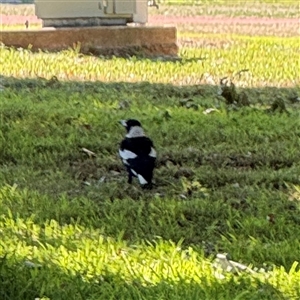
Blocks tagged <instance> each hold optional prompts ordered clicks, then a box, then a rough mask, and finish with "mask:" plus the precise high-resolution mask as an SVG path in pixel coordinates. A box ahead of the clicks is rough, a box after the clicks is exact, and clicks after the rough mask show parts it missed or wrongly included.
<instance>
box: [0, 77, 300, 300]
mask: <svg viewBox="0 0 300 300" xmlns="http://www.w3.org/2000/svg"><path fill="white" fill-rule="evenodd" d="M2 85H3V88H4V89H3V91H2V104H1V105H2V106H1V115H0V116H1V142H0V145H1V148H0V153H1V155H0V157H1V160H0V163H1V166H2V167H1V173H0V180H1V182H3V183H4V185H3V186H2V188H1V193H0V195H1V196H0V201H1V206H0V207H1V209H0V215H1V233H0V234H1V246H0V249H1V253H2V257H3V256H4V258H3V259H2V267H1V269H0V270H1V273H0V274H1V276H2V278H6V280H7V281H4V282H3V281H2V287H3V288H1V290H2V291H3V290H4V291H5V292H2V293H3V296H2V299H32V298H33V297H34V296H40V297H41V296H43V295H44V296H48V297H49V298H50V299H66V297H67V296H66V295H69V298H68V299H78V297H82V298H86V297H89V299H107V297H108V296H107V295H111V298H112V299H128V297H132V299H135V298H136V299H152V298H153V299H154V298H157V295H161V299H167V298H169V297H172V299H182V298H184V297H185V298H189V299H199V298H204V299H215V297H216V295H221V298H222V297H223V299H234V298H238V297H244V298H243V299H270V298H271V297H273V298H274V297H275V299H282V298H288V299H296V298H297V297H299V288H298V281H299V270H298V269H297V268H296V269H295V270H294V271H290V269H291V268H292V266H293V265H294V266H295V267H296V265H295V261H297V260H298V254H297V253H298V249H299V246H300V242H299V234H300V232H299V222H300V219H299V210H300V206H299V185H300V180H299V171H300V168H299V160H300V157H299V151H298V149H299V146H300V145H299V136H300V127H299V106H297V104H288V101H287V103H286V105H287V109H288V111H289V114H286V113H283V114H280V113H271V114H270V113H267V112H266V111H265V108H266V107H267V106H268V103H271V102H272V101H273V99H274V98H273V97H276V96H278V95H280V96H281V97H283V98H284V99H287V98H288V97H289V96H290V95H292V94H293V93H296V92H297V89H277V88H274V89H271V88H262V89H255V90H251V89H248V90H245V92H247V93H248V94H249V95H250V97H251V101H252V107H244V108H240V109H238V110H237V111H235V110H232V111H231V110H230V108H229V107H227V106H226V105H225V104H224V103H223V102H222V101H221V100H217V98H216V93H217V89H216V88H213V87H208V88H205V87H204V86H203V87H201V86H194V87H181V88H179V87H175V86H171V85H164V84H158V83H156V84H154V83H152V84H151V83H100V82H94V83H80V82H74V83H71V82H66V83H63V82H58V81H53V80H52V81H51V80H50V81H47V80H41V79H40V80H34V79H32V80H15V79H8V78H3V82H2ZM257 94H259V95H260V98H261V99H260V101H258V99H257V98H255V97H253V96H254V95H257ZM184 98H192V99H193V102H194V104H195V105H196V106H194V107H195V109H193V108H191V109H188V108H187V107H186V106H185V105H183V106H182V102H181V100H182V99H184ZM125 100H126V101H127V102H128V104H129V107H128V108H126V107H125V108H123V107H122V105H121V104H122V101H125ZM216 101H217V102H216ZM295 105H296V106H295ZM209 107H217V108H218V110H219V112H217V113H215V114H209V115H205V114H203V111H204V110H205V109H206V108H209ZM196 108H197V109H196ZM125 117H138V118H139V119H140V120H141V121H142V123H143V124H144V126H145V128H146V130H147V133H148V134H149V135H150V136H151V137H153V138H154V140H155V144H156V147H157V149H158V152H159V160H158V167H157V169H156V172H155V181H156V183H157V188H155V189H154V190H153V191H149V192H144V191H142V190H141V189H140V188H139V187H138V186H137V185H133V186H128V185H127V184H126V175H125V172H124V171H123V169H122V166H121V163H120V161H119V159H118V157H117V147H118V142H119V141H120V139H121V138H122V135H123V130H122V128H120V127H119V125H118V124H117V120H119V119H122V118H125ZM82 147H86V148H88V149H90V150H92V151H94V152H95V153H96V154H97V157H96V158H89V157H87V156H86V154H84V153H83V152H82V151H81V148H82ZM103 176H105V180H104V182H103V180H101V181H99V179H101V178H103ZM87 182H88V183H89V185H86V183H87ZM270 213H273V214H274V215H275V224H271V223H269V221H267V219H266V218H267V215H268V214H270ZM158 237H160V238H158ZM146 241H150V243H151V244H148V242H146ZM218 252H229V253H230V254H231V256H232V257H233V259H235V260H238V261H241V262H243V263H245V264H247V265H248V264H252V265H253V266H254V267H257V268H260V267H264V266H265V267H268V268H270V267H271V269H270V271H269V273H266V274H265V273H262V274H260V273H258V274H256V275H246V274H244V275H243V274H242V275H240V276H236V275H230V274H228V275H226V274H225V276H226V277H225V279H219V278H218V276H217V277H216V274H215V271H214V270H213V269H212V266H211V263H210V261H211V258H212V257H213V255H214V254H216V253H218ZM211 255H212V256H211ZM25 260H30V261H33V262H35V263H39V264H41V265H42V267H41V269H33V270H32V269H28V268H27V267H26V266H24V261H25ZM273 265H277V266H278V267H276V268H275V269H273V267H272V266H273ZM280 266H282V267H280ZM297 270H298V271H297ZM285 278H289V279H288V281H286V279H285ZM25 281H26V285H25ZM5 282H6V283H5ZM11 282H14V283H15V284H14V285H11ZM42 282H44V283H43V284H41V283H42ZM99 282H100V283H99ZM101 282H103V284H102V283H101ZM22 284H24V286H23V289H20V288H19V285H22ZM62 285H63V286H65V287H66V289H65V290H64V291H62V290H60V289H59V287H60V286H62ZM229 287H231V288H229ZM70 290H71V291H73V292H72V293H71V294H70ZM246 290H248V292H246ZM80 295H81V296H80ZM129 295H131V296H129ZM280 295H281V296H280ZM5 297H6V298H5ZM122 297H123V298H122Z"/></svg>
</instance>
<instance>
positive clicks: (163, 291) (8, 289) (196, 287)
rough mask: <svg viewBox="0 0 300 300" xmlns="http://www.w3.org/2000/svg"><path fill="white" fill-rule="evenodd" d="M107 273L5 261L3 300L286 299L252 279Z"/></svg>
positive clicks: (0, 270) (0, 271) (0, 264)
mask: <svg viewBox="0 0 300 300" xmlns="http://www.w3.org/2000/svg"><path fill="white" fill-rule="evenodd" d="M103 270H104V271H103V272H102V274H100V275H98V276H91V277H90V278H89V279H86V276H85V275H84V274H79V273H76V272H75V271H72V270H62V269H61V268H59V267H57V266H55V265H48V266H40V267H33V266H31V267H30V266H27V265H26V264H25V263H24V262H23V261H16V260H13V259H7V258H6V257H2V258H0V299H1V300H12V299H13V300H33V299H45V300H46V299H55V300H60V299H61V300H72V299H74V300H79V299H82V300H86V299H91V300H92V299H94V300H101V299H105V300H107V299H116V300H122V299H124V300H128V299H145V300H151V299H153V300H157V299H161V300H164V299H165V300H169V299H174V300H177V299H205V300H210V299H211V300H215V299H228V300H229V299H243V300H247V299H249V300H250V299H251V300H252V299H260V300H263V299H274V300H276V299H285V297H284V295H283V294H281V292H279V291H278V290H276V289H275V288H274V287H272V286H271V285H269V284H268V283H262V282H260V281H258V280H254V281H253V280H251V278H250V277H249V276H247V277H245V276H240V277H236V278H235V279H233V278H232V279H231V280H229V281H228V280H226V281H225V280H223V281H222V280H216V279H213V278H206V277H205V275H202V274H199V279H200V280H201V282H200V283H196V282H193V281H192V280H191V282H190V283H187V282H184V281H183V280H180V279H178V280H176V281H160V282H158V283H156V284H150V283H148V284H147V283H146V280H144V279H142V278H131V279H127V280H125V279H124V278H122V277H121V276H119V275H118V274H117V272H116V273H115V274H113V273H110V272H108V271H107V266H103ZM84 278H85V279H84ZM158 297H159V298H158Z"/></svg>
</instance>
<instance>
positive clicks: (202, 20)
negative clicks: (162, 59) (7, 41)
mask: <svg viewBox="0 0 300 300" xmlns="http://www.w3.org/2000/svg"><path fill="white" fill-rule="evenodd" d="M0 18H1V23H2V24H3V25H12V24H24V23H25V22H26V21H28V22H29V23H31V24H41V23H42V21H41V19H38V18H37V16H34V15H33V16H16V15H10V16H7V15H0ZM148 19H149V20H148V21H149V22H148V23H149V24H150V25H157V24H159V25H163V24H164V25H166V24H172V25H174V24H197V25H198V24H199V25H201V24H203V25H214V24H218V25H219V24H224V25H233V24H239V25H283V24H288V25H291V26H299V19H298V18H260V17H224V16H191V17H178V16H161V15H154V16H149V17H148Z"/></svg>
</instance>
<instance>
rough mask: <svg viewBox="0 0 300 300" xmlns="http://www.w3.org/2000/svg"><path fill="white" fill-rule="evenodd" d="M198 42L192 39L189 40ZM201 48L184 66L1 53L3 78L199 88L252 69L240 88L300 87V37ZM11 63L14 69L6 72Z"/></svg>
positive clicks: (184, 53)
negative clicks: (196, 86)
mask: <svg viewBox="0 0 300 300" xmlns="http://www.w3.org/2000/svg"><path fill="white" fill-rule="evenodd" d="M186 36H191V37H193V35H192V34H189V35H186ZM195 36H196V37H199V38H200V41H199V42H197V41H196V43H195V44H196V45H195V46H198V47H197V48H195V47H192V48H191V47H189V46H184V47H182V48H181V50H180V56H181V57H182V61H181V62H176V63H174V62H172V61H171V62H168V61H166V62H161V61H157V60H156V61H153V60H149V59H144V60H142V59H136V58H131V59H123V58H114V59H109V60H107V59H99V58H97V57H94V56H84V55H80V54H78V51H77V50H78V49H77V50H76V51H72V50H66V51H62V52H61V53H58V54H54V53H53V54H49V53H43V52H39V53H32V52H31V51H27V50H14V49H11V48H6V47H1V48H0V63H1V64H0V65H1V67H0V73H1V74H3V75H5V76H14V77H36V76H39V77H43V78H51V77H52V76H54V75H55V76H56V77H57V78H59V79H62V80H88V81H94V80H101V81H124V82H138V81H149V82H151V83H172V84H177V85H182V84H185V85H187V84H188V85H193V84H199V83H212V82H215V83H218V82H219V78H220V77H224V76H234V75H235V74H236V73H237V72H238V71H240V70H243V69H247V70H248V71H247V72H245V73H243V74H242V76H240V77H239V78H236V83H237V84H239V85H244V86H250V87H251V86H252V87H253V86H267V85H268V86H282V87H283V86H295V85H299V76H298V71H299V70H298V66H297V63H296V62H297V61H299V55H298V38H296V37H294V38H279V37H245V36H227V37H226V36H220V35H212V34H197V35H195ZM5 64H9V65H10V67H9V68H7V67H5Z"/></svg>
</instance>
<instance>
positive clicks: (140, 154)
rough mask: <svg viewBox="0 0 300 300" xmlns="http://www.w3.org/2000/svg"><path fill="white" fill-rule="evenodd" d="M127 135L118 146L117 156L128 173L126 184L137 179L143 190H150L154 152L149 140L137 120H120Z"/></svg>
mask: <svg viewBox="0 0 300 300" xmlns="http://www.w3.org/2000/svg"><path fill="white" fill-rule="evenodd" d="M120 123H121V124H122V125H123V126H124V127H125V128H126V130H127V134H126V136H125V138H124V139H123V141H122V142H121V144H120V149H119V155H120V157H121V159H122V161H123V164H124V166H125V167H126V169H127V172H128V183H132V178H133V177H137V178H138V180H139V182H140V184H141V186H142V187H143V188H152V177H153V170H154V166H155V160H156V150H155V148H154V145H153V142H152V140H151V139H150V138H148V137H147V136H145V133H144V130H143V128H142V125H141V123H140V122H139V121H138V120H134V119H129V120H121V121H120Z"/></svg>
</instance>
